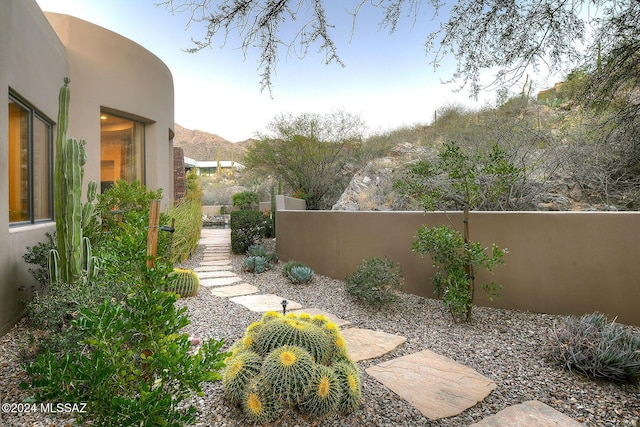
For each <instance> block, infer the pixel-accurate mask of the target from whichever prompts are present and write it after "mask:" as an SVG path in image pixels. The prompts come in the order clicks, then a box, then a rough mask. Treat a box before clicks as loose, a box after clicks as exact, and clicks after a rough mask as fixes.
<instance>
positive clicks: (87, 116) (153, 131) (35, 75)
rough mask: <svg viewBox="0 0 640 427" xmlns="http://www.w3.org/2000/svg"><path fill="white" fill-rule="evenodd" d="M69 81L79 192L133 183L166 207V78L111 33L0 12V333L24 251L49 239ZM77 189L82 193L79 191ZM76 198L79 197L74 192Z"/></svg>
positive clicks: (169, 120)
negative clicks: (58, 136)
mask: <svg viewBox="0 0 640 427" xmlns="http://www.w3.org/2000/svg"><path fill="white" fill-rule="evenodd" d="M66 76H68V77H69V78H70V79H71V83H70V85H69V87H70V89H71V103H70V108H69V128H68V131H67V135H68V137H72V138H77V139H85V140H86V141H87V145H86V150H87V163H86V166H85V179H84V181H85V187H86V184H87V182H88V181H89V180H95V181H97V182H98V183H100V185H99V186H98V187H99V191H100V190H105V189H106V188H108V187H109V186H110V185H111V184H112V183H113V182H114V181H115V180H117V179H125V180H129V181H134V180H140V181H141V182H143V183H145V185H147V186H148V187H149V188H152V189H159V188H162V189H163V195H164V199H163V200H162V205H163V207H167V206H170V205H171V204H172V202H173V197H174V191H173V174H168V173H167V171H168V170H172V167H173V142H172V139H173V128H174V117H173V114H174V92H173V78H172V75H171V72H170V71H169V69H168V67H167V66H166V65H165V64H164V63H163V62H162V61H161V60H160V59H159V58H157V57H156V56H155V55H153V54H152V53H151V52H149V51H148V50H146V49H145V48H143V47H142V46H140V45H138V44H136V43H135V42H133V41H131V40H129V39H126V38H124V37H122V36H120V35H118V34H116V33H114V32H112V31H109V30H107V29H105V28H102V27H99V26H96V25H94V24H91V23H89V22H86V21H83V20H80V19H77V18H74V17H72V16H68V15H61V14H55V13H44V12H43V11H42V10H41V9H40V8H39V7H38V5H37V3H36V2H35V0H3V1H2V13H0V87H1V88H2V89H3V90H4V91H5V96H6V97H7V98H6V99H7V103H6V104H4V103H0V171H1V172H0V173H1V176H2V183H1V184H0V204H1V205H2V209H0V240H2V241H3V242H4V243H3V244H2V245H0V334H2V333H4V332H6V331H7V330H8V329H9V328H10V327H11V326H12V325H13V324H14V323H15V322H16V321H17V320H18V319H19V318H20V316H21V315H22V310H23V307H22V305H21V302H20V298H21V294H20V292H19V288H20V287H21V286H23V285H26V286H27V287H29V285H31V284H32V283H33V280H34V279H33V278H32V276H31V274H30V273H29V272H28V266H27V265H26V264H25V262H24V261H23V260H22V255H23V254H24V253H25V251H26V248H27V247H28V246H33V245H35V244H37V243H38V242H40V241H43V240H44V239H45V233H46V232H53V231H54V230H55V224H54V223H53V202H52V194H53V191H52V173H53V155H54V153H53V147H54V138H55V132H56V120H57V113H58V91H59V89H60V87H61V85H62V84H63V79H64V77H66ZM85 190H86V189H85ZM83 193H84V192H83Z"/></svg>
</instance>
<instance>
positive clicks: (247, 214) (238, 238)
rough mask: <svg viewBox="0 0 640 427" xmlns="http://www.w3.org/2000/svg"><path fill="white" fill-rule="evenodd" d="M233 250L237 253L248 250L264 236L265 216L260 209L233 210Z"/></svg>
mask: <svg viewBox="0 0 640 427" xmlns="http://www.w3.org/2000/svg"><path fill="white" fill-rule="evenodd" d="M230 225H231V250H232V251H233V253H235V254H243V253H245V252H247V250H248V249H249V247H250V246H252V245H255V244H256V243H257V242H258V241H259V240H260V239H262V237H263V236H264V228H265V227H264V216H263V215H262V213H260V212H258V211H248V210H240V211H233V212H231V224H230Z"/></svg>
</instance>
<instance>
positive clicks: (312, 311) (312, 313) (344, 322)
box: [288, 308, 351, 326]
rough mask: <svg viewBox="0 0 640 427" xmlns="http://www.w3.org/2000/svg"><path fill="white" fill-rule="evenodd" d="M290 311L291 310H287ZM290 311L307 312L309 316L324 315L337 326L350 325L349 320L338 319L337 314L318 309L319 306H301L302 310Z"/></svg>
mask: <svg viewBox="0 0 640 427" xmlns="http://www.w3.org/2000/svg"><path fill="white" fill-rule="evenodd" d="M288 311H291V310H288ZM291 312H292V313H297V314H300V313H307V314H308V315H310V316H315V315H317V314H319V315H322V316H326V317H327V318H328V319H329V320H331V321H332V322H333V323H335V324H336V325H337V326H346V325H350V324H351V322H349V321H348V320H342V319H339V318H338V317H337V316H335V315H333V314H331V313H329V312H326V311H324V310H320V309H319V308H303V309H302V310H293V311H291Z"/></svg>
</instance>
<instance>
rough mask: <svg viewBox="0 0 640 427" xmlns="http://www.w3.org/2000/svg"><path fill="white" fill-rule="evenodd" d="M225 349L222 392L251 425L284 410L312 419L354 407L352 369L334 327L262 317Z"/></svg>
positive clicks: (356, 381)
mask: <svg viewBox="0 0 640 427" xmlns="http://www.w3.org/2000/svg"><path fill="white" fill-rule="evenodd" d="M231 349H232V352H231V356H230V357H229V358H228V359H227V360H226V367H225V368H224V370H223V374H222V384H223V389H224V392H225V395H226V396H227V398H228V399H229V400H230V401H231V402H232V403H235V404H237V405H239V406H241V407H242V409H243V411H244V413H245V415H246V417H247V418H248V419H249V420H250V421H251V422H254V423H261V424H264V423H270V422H273V421H275V420H276V419H277V418H279V417H280V416H281V414H282V413H283V412H284V411H285V410H286V409H298V410H300V411H301V412H303V413H305V414H309V415H311V416H312V417H314V418H316V417H323V416H327V415H329V414H331V413H335V412H345V413H347V412H352V411H353V410H355V409H356V408H357V407H358V405H359V404H360V399H361V393H362V391H361V388H362V387H361V383H360V373H359V371H358V366H357V365H356V364H355V363H354V362H353V361H351V360H350V359H349V357H348V356H347V349H346V345H345V341H344V338H343V337H342V334H341V333H340V329H339V328H338V326H336V325H335V324H334V323H332V322H330V321H329V320H328V319H327V318H326V317H324V316H310V315H309V314H306V313H301V314H292V313H289V314H288V315H286V316H283V315H281V314H279V313H276V312H267V313H265V314H264V315H263V316H262V319H261V320H260V321H258V322H254V323H252V324H251V325H249V326H248V327H247V329H246V332H245V336H244V337H242V338H241V339H240V340H238V341H236V342H235V343H234V344H233V345H232V347H231Z"/></svg>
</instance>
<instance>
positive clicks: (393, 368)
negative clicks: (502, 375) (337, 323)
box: [366, 350, 496, 420]
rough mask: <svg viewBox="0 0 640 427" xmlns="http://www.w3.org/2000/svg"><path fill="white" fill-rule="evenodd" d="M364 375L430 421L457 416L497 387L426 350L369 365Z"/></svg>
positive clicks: (470, 371)
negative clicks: (380, 384) (370, 377)
mask: <svg viewBox="0 0 640 427" xmlns="http://www.w3.org/2000/svg"><path fill="white" fill-rule="evenodd" d="M366 372H367V374H369V375H371V376H372V377H373V378H375V379H376V380H378V381H380V382H381V383H382V384H384V385H385V386H386V387H388V388H389V389H391V390H392V391H393V392H395V393H396V394H398V395H399V396H400V397H401V398H403V399H405V400H406V401H408V402H409V403H411V404H412V405H413V406H414V407H415V408H416V409H418V410H419V411H420V412H421V413H422V414H423V415H424V416H426V417H428V418H429V419H431V420H437V419H440V418H445V417H451V416H454V415H458V414H459V413H461V412H463V411H464V410H466V409H468V408H470V407H472V406H474V405H475V404H477V403H478V402H480V401H482V400H483V399H484V398H485V397H487V396H488V395H489V393H491V391H493V390H494V389H495V388H496V383H495V382H493V381H492V380H491V379H489V378H487V377H485V376H483V375H480V374H479V373H478V372H476V371H474V370H473V369H471V368H469V367H467V366H465V365H462V364H460V363H457V362H455V361H453V360H451V359H449V358H448V357H445V356H442V355H439V354H436V353H434V352H432V351H429V350H423V351H421V352H418V353H413V354H409V355H407V356H402V357H398V358H395V359H392V360H389V361H387V362H383V363H380V364H378V365H374V366H371V367H369V368H367V369H366Z"/></svg>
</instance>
